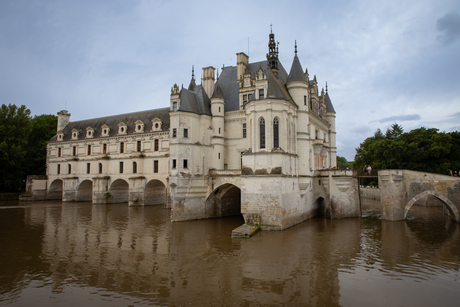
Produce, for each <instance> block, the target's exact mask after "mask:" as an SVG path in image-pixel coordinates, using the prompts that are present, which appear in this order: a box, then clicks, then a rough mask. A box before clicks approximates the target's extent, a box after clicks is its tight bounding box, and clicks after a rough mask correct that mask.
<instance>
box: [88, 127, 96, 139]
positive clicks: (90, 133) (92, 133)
mask: <svg viewBox="0 0 460 307" xmlns="http://www.w3.org/2000/svg"><path fill="white" fill-rule="evenodd" d="M95 132H96V131H95V130H94V128H93V127H87V128H86V138H88V139H92V138H93V137H94V133H95Z"/></svg>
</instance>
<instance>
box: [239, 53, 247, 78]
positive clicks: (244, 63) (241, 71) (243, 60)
mask: <svg viewBox="0 0 460 307" xmlns="http://www.w3.org/2000/svg"><path fill="white" fill-rule="evenodd" d="M248 64H249V57H248V56H247V55H246V54H244V52H240V53H237V54H236V80H237V81H239V80H243V75H244V71H245V70H246V66H247V65H248Z"/></svg>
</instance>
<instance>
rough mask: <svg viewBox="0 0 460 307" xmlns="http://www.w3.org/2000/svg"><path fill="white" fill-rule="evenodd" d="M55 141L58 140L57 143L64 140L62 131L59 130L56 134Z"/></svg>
mask: <svg viewBox="0 0 460 307" xmlns="http://www.w3.org/2000/svg"><path fill="white" fill-rule="evenodd" d="M57 140H58V141H59V142H60V141H63V140H64V131H62V130H59V131H58V133H57Z"/></svg>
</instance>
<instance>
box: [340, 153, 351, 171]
mask: <svg viewBox="0 0 460 307" xmlns="http://www.w3.org/2000/svg"><path fill="white" fill-rule="evenodd" d="M352 163H353V162H348V161H347V159H346V158H345V157H341V156H337V167H338V168H340V169H346V168H347V167H348V168H352Z"/></svg>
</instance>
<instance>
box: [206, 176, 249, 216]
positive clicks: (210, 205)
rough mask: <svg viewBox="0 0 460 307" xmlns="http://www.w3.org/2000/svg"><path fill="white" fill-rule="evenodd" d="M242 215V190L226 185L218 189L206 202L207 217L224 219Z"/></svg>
mask: <svg viewBox="0 0 460 307" xmlns="http://www.w3.org/2000/svg"><path fill="white" fill-rule="evenodd" d="M239 214H241V190H240V188H238V187H237V186H235V185H233V184H230V183H226V184H223V185H221V186H219V187H218V188H216V189H215V190H214V191H213V192H212V193H211V194H210V195H209V197H208V199H207V200H206V215H207V217H208V218H209V217H224V216H231V215H239Z"/></svg>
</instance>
